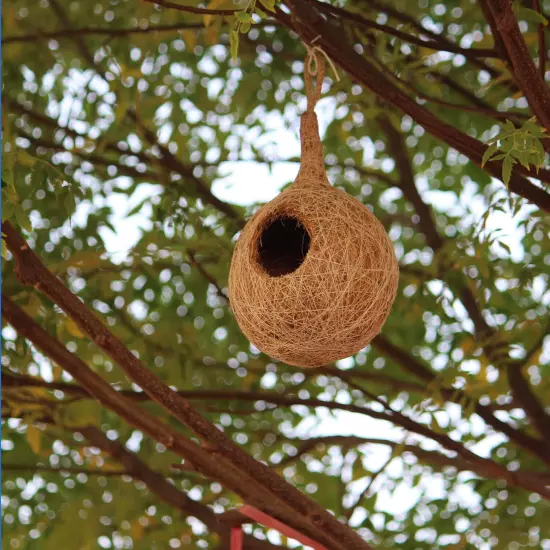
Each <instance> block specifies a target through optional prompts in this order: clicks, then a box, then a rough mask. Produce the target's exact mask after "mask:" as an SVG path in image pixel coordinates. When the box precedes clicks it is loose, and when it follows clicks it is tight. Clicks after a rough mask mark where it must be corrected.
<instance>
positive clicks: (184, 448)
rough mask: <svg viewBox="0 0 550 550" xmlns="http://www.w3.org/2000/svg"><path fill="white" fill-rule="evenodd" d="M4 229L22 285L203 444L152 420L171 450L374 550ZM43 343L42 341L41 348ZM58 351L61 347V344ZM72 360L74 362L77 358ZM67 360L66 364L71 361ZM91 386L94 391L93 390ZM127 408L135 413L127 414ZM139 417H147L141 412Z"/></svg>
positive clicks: (237, 487) (284, 515)
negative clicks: (183, 392)
mask: <svg viewBox="0 0 550 550" xmlns="http://www.w3.org/2000/svg"><path fill="white" fill-rule="evenodd" d="M2 229H3V233H4V239H5V242H6V245H7V246H8V248H9V250H10V252H11V253H12V254H13V256H14V258H15V261H16V262H17V267H16V274H17V276H18V278H19V280H20V281H21V282H22V283H23V284H28V285H33V286H35V287H36V288H37V289H38V290H39V291H41V292H42V293H43V294H45V295H46V296H48V297H49V298H50V299H51V300H52V301H53V302H54V303H55V304H57V305H58V306H59V307H60V308H61V309H62V310H63V311H65V313H66V314H67V315H68V316H69V317H71V319H72V320H73V321H74V322H75V323H76V324H77V326H78V327H79V328H80V329H81V330H82V331H83V332H84V333H85V334H87V335H88V336H89V337H90V338H91V340H92V341H93V342H94V343H95V344H96V345H97V346H98V347H99V348H100V349H102V350H103V351H104V352H105V353H106V354H107V355H108V356H109V357H111V359H113V361H115V362H116V363H117V364H118V365H119V366H120V367H121V368H122V369H123V371H124V372H125V373H126V375H127V376H128V377H129V378H130V379H131V380H132V381H133V382H134V383H136V384H137V385H138V386H140V387H141V388H142V389H143V390H144V391H145V392H146V393H147V394H148V395H149V396H150V397H151V398H152V399H153V400H154V401H156V402H157V403H159V404H160V405H161V406H162V407H163V408H164V409H165V410H166V411H167V412H168V413H170V414H171V415H172V416H174V417H175V418H177V419H178V420H179V421H180V422H181V423H182V424H183V425H185V426H187V427H188V428H189V429H191V431H193V432H194V433H195V434H196V435H197V436H198V437H199V438H200V440H201V441H202V442H203V444H202V446H201V447H199V446H198V445H195V444H193V443H191V442H190V441H188V440H186V439H185V438H182V437H181V436H179V437H176V436H177V435H178V434H175V435H173V434H171V433H170V432H168V433H167V428H166V427H165V426H164V425H163V424H162V423H160V422H158V421H156V420H155V419H153V418H152V417H151V421H153V422H155V424H156V425H157V429H159V430H162V431H163V432H164V433H165V438H166V443H165V445H166V446H167V447H168V448H173V449H176V448H178V449H179V450H180V452H182V453H183V455H186V456H185V457H186V458H189V459H190V460H191V462H192V463H193V464H194V465H195V466H196V467H197V468H199V467H200V469H201V470H203V471H205V473H209V474H210V477H213V478H215V479H218V480H220V481H221V482H222V483H223V484H224V485H225V486H226V487H228V488H230V489H231V490H234V491H235V492H236V493H237V494H240V495H241V496H242V497H243V498H244V499H245V501H246V502H248V503H250V504H253V505H255V506H258V507H260V508H264V509H269V511H270V512H272V515H273V514H274V515H275V516H278V517H279V518H280V519H282V520H284V521H285V522H286V523H288V524H289V525H292V526H295V527H296V528H297V529H298V530H300V531H303V532H304V534H308V535H310V536H311V537H312V538H317V539H318V540H319V542H321V543H323V544H328V545H329V546H330V547H334V548H343V549H344V548H345V549H349V550H352V549H357V550H360V549H365V550H366V549H368V548H370V546H369V545H368V544H366V543H365V542H364V541H363V540H362V539H361V537H359V535H357V534H356V533H355V532H353V531H352V530H351V529H349V528H348V527H346V526H343V525H342V524H340V523H339V522H338V521H337V519H336V518H334V517H333V516H332V515H331V514H329V512H327V511H326V510H325V509H324V508H322V507H321V506H319V505H318V504H317V503H315V502H314V501H313V500H311V499H310V498H308V497H306V496H305V495H303V494H302V493H300V492H299V491H298V490H297V489H295V488H294V487H292V486H291V485H289V484H288V483H287V482H286V481H285V480H283V479H282V478H280V477H279V476H278V475H277V474H276V473H274V472H272V471H271V470H270V469H269V468H268V467H266V466H265V465H263V464H261V463H260V462H257V461H256V460H254V459H253V458H252V457H250V456H249V455H247V454H246V453H245V452H243V451H242V450H241V449H240V448H239V447H237V445H235V444H234V443H233V442H231V441H230V440H229V439H227V438H226V436H225V435H224V434H223V432H222V431H221V430H219V429H218V428H217V427H216V426H214V425H213V424H211V423H210V422H208V421H207V420H206V419H204V418H202V417H201V416H200V415H199V414H198V412H197V411H196V410H195V409H194V408H193V407H192V406H191V405H190V403H189V402H188V401H186V400H185V399H183V398H182V397H180V396H179V395H178V394H177V392H176V391H174V390H173V389H171V388H170V387H168V386H167V385H165V384H164V383H163V382H162V381H161V380H160V379H159V378H158V377H157V376H156V375H155V374H153V373H152V372H151V371H150V370H149V369H147V368H146V367H145V366H144V365H143V364H142V363H141V361H140V360H139V359H138V358H137V357H136V356H135V355H134V354H133V353H131V352H130V351H129V350H128V349H127V348H126V347H125V346H124V345H123V344H122V343H121V342H120V340H119V339H118V338H116V337H115V336H114V335H113V334H112V333H111V332H110V331H109V330H108V329H107V328H106V327H105V325H104V324H103V323H102V322H101V321H100V320H99V319H98V318H97V317H96V316H95V314H94V313H93V312H92V311H90V310H89V309H88V308H87V307H86V306H85V305H84V304H83V303H82V302H81V301H80V300H79V299H78V298H77V297H76V296H75V295H73V294H72V293H71V292H70V291H69V290H68V289H67V288H66V287H65V286H64V285H63V283H62V282H61V281H60V280H59V279H57V278H56V277H55V276H54V275H53V274H52V273H51V272H49V271H48V270H47V269H46V267H45V266H44V265H43V264H42V262H41V261H40V259H39V258H38V256H37V255H36V254H35V253H34V252H33V251H32V250H31V249H30V248H29V246H28V244H27V243H26V242H25V241H24V240H23V238H22V237H21V236H20V235H19V233H18V232H17V231H16V230H15V229H14V228H13V227H12V226H11V224H9V223H7V222H5V223H3V225H2ZM3 305H4V304H3ZM12 310H13V308H12ZM21 313H22V312H21ZM23 315H25V314H23ZM31 322H32V321H31ZM20 324H21V325H22V327H21V328H22V329H25V326H28V325H29V319H27V320H26V322H25V321H23V322H22V323H20ZM16 329H17V328H16ZM36 329H38V330H41V329H39V327H35V330H36ZM42 333H43V331H42ZM42 336H43V335H42ZM40 343H41V342H40V339H39V340H38V343H37V345H38V344H40ZM58 346H60V345H59V344H58ZM60 347H61V350H59V349H57V352H58V353H62V352H65V353H69V352H68V351H67V350H65V349H64V348H63V347H62V346H60ZM48 355H49V354H48ZM69 355H70V357H71V358H72V354H69ZM64 358H65V359H67V357H66V356H64ZM84 367H85V365H84ZM81 368H82V363H81V362H80V363H79V367H77V368H74V369H73V372H75V373H76V374H77V375H78V374H79V369H81ZM86 370H87V371H89V372H87V374H88V377H90V376H92V375H94V374H95V373H93V372H92V371H90V370H89V369H87V367H86ZM70 374H71V375H72V376H73V377H74V378H75V379H77V380H78V381H79V382H80V383H82V381H81V380H79V378H80V377H79V378H77V377H76V376H75V375H74V374H73V373H72V372H71V373H70ZM98 378H99V377H98ZM93 380H94V382H95V384H96V386H95V388H96V389H97V387H98V384H101V387H100V393H102V396H103V397H105V396H106V392H107V390H106V388H105V387H104V385H103V384H104V383H103V381H102V380H101V379H99V381H98V380H97V379H96V378H94V379H93ZM106 386H107V387H108V388H109V390H110V391H112V392H114V395H113V394H112V393H110V391H109V392H107V393H108V394H109V395H108V397H109V398H110V399H111V403H112V404H113V405H114V406H116V407H117V409H118V410H122V411H123V412H125V413H126V414H127V416H128V415H129V414H130V413H131V418H132V420H136V419H135V418H134V416H135V415H134V413H135V408H134V405H132V404H131V403H130V402H129V401H127V400H125V399H124V398H122V397H121V396H119V395H117V394H116V391H115V390H113V389H112V388H111V387H110V386H109V385H108V384H107V385H106ZM86 387H87V389H90V388H89V386H86ZM96 397H97V395H96ZM121 400H122V401H121ZM110 408H112V407H110ZM128 409H130V410H129V411H128ZM117 412H118V411H117ZM140 413H141V414H143V412H142V411H140ZM147 428H148V431H147V433H149V434H151V432H152V433H153V434H154V435H153V437H155V438H156V437H157V434H156V433H155V431H154V428H152V425H151V424H149V425H148V426H147ZM151 428H152V429H151ZM161 433H162V432H161ZM170 438H171V439H170ZM180 439H182V440H183V441H181V442H180ZM198 458H199V459H200V461H201V462H199V463H197V462H196V460H197V459H198Z"/></svg>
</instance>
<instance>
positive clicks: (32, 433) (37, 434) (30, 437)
mask: <svg viewBox="0 0 550 550" xmlns="http://www.w3.org/2000/svg"><path fill="white" fill-rule="evenodd" d="M26 434H27V441H28V443H29V446H30V448H31V449H32V450H33V452H34V454H38V453H39V452H40V447H41V442H42V432H41V431H40V430H39V429H38V428H37V427H36V426H33V425H32V424H31V425H30V426H28V427H27V431H26Z"/></svg>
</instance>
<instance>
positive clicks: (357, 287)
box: [229, 181, 399, 367]
mask: <svg viewBox="0 0 550 550" xmlns="http://www.w3.org/2000/svg"><path fill="white" fill-rule="evenodd" d="M398 278H399V269H398V264H397V261H396V258H395V254H394V251H393V247H392V244H391V241H390V239H389V237H388V235H387V233H386V231H385V229H384V227H383V226H382V224H381V223H380V222H379V221H378V220H377V219H376V217H375V216H374V214H372V213H371V211H370V210H369V209H368V208H367V207H365V206H364V205H363V204H361V203H360V202H359V201H358V200H357V199H355V198H353V197H351V196H350V195H348V194H346V193H344V192H343V191H340V190H338V189H335V188H333V187H331V186H330V185H329V184H328V182H326V183H325V182H323V183H321V182H318V181H316V182H300V183H298V182H296V183H295V184H293V185H291V186H290V187H289V188H288V189H287V190H285V191H284V192H283V193H281V194H280V195H279V196H278V197H277V198H275V199H274V200H273V201H271V202H270V203H268V204H266V205H265V206H264V207H263V208H261V209H260V210H259V211H258V212H257V213H256V214H255V215H254V216H253V217H252V219H251V220H250V221H249V222H248V224H247V225H246V227H245V228H244V229H243V231H242V233H241V235H240V237H239V240H238V242H237V245H236V247H235V252H234V254H233V260H232V262H231V269H230V274H229V295H230V302H231V307H232V309H233V311H234V314H235V317H236V319H237V322H238V324H239V326H240V328H241V330H242V331H243V333H244V334H245V336H246V337H247V338H248V339H249V340H250V341H251V342H252V343H253V344H254V345H255V346H256V347H257V348H259V349H260V350H261V351H263V352H264V353H266V354H268V355H270V356H271V357H274V358H276V359H280V360H281V361H284V362H286V363H288V364H290V365H296V366H301V367H317V366H321V365H325V364H327V363H330V362H332V361H335V360H337V359H342V358H344V357H348V356H350V355H353V354H355V353H357V352H358V351H359V350H361V349H363V348H364V347H365V346H366V345H367V344H368V343H369V342H370V341H371V340H372V339H373V338H374V337H375V336H376V335H377V334H378V333H379V332H380V329H381V328H382V325H383V324H384V322H385V321H386V318H387V316H388V314H389V312H390V309H391V306H392V303H393V301H394V298H395V294H396V291H397V284H398Z"/></svg>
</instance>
